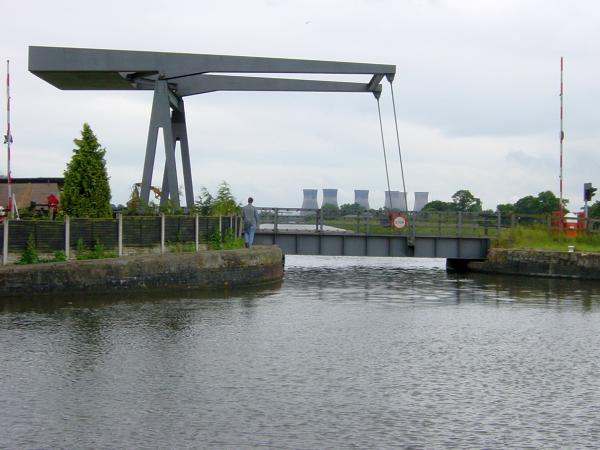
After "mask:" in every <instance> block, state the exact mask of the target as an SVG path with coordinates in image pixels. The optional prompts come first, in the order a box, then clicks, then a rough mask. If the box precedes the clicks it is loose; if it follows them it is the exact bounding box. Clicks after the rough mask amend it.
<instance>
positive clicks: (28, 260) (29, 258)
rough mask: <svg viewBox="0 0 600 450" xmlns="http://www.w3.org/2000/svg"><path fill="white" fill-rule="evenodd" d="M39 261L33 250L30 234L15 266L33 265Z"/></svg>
mask: <svg viewBox="0 0 600 450" xmlns="http://www.w3.org/2000/svg"><path fill="white" fill-rule="evenodd" d="M39 261H40V258H39V256H38V253H37V250H36V248H35V240H34V238H33V234H32V233H30V234H29V236H28V237H27V245H26V247H25V251H23V254H22V255H21V258H20V259H19V261H18V262H17V264H35V263H37V262H39Z"/></svg>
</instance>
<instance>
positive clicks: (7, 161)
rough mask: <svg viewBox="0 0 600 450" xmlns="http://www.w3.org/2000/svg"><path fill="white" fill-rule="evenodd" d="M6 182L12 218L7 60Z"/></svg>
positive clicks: (8, 70) (7, 74)
mask: <svg viewBox="0 0 600 450" xmlns="http://www.w3.org/2000/svg"><path fill="white" fill-rule="evenodd" d="M4 139H5V141H6V183H7V187H8V201H7V202H6V209H7V210H8V211H9V214H10V217H11V218H12V216H13V215H12V209H13V201H12V175H11V173H10V144H12V135H11V133H10V61H9V60H6V136H5V137H4Z"/></svg>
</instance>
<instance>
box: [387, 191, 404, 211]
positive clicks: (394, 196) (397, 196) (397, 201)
mask: <svg viewBox="0 0 600 450" xmlns="http://www.w3.org/2000/svg"><path fill="white" fill-rule="evenodd" d="M390 193H391V200H392V202H391V206H390ZM385 207H386V208H387V209H397V210H400V211H406V210H407V209H406V196H405V195H404V192H400V191H385Z"/></svg>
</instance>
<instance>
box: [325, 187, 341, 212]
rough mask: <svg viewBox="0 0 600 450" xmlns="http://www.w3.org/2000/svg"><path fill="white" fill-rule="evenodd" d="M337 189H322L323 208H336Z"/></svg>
mask: <svg viewBox="0 0 600 450" xmlns="http://www.w3.org/2000/svg"><path fill="white" fill-rule="evenodd" d="M337 192H338V190H337V189H323V206H325V205H331V206H335V207H336V208H337V207H338V201H337Z"/></svg>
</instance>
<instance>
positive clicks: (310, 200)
mask: <svg viewBox="0 0 600 450" xmlns="http://www.w3.org/2000/svg"><path fill="white" fill-rule="evenodd" d="M302 192H303V194H304V198H303V199H302V208H306V209H319V203H317V189H302Z"/></svg>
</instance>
